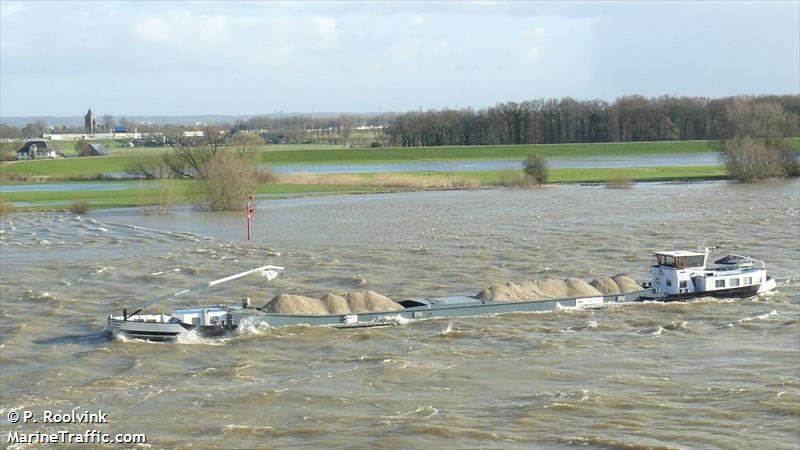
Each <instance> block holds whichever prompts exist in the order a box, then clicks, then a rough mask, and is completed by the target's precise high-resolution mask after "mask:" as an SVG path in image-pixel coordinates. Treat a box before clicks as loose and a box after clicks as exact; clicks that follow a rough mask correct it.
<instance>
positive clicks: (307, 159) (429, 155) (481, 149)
mask: <svg viewBox="0 0 800 450" xmlns="http://www.w3.org/2000/svg"><path fill="white" fill-rule="evenodd" d="M714 151H717V142H716V141H680V142H634V143H600V144H542V145H485V146H469V147H404V148H401V147H386V148H350V149H335V150H334V149H331V150H297V151H293V152H280V153H277V152H269V151H266V152H263V153H261V162H262V163H264V164H303V163H317V164H369V163H387V162H404V161H406V162H407V161H455V160H465V159H471V160H481V159H483V160H488V159H509V160H522V159H525V158H526V157H527V156H528V155H530V154H532V153H537V154H540V155H543V156H546V157H575V156H596V155H653V154H681V153H684V154H685V153H708V152H714Z"/></svg>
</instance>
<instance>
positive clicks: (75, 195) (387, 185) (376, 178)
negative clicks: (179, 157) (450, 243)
mask: <svg viewBox="0 0 800 450" xmlns="http://www.w3.org/2000/svg"><path fill="white" fill-rule="evenodd" d="M521 174H522V172H521V171H519V170H517V171H514V170H510V171H509V170H506V171H487V172H449V173H441V172H406V173H394V174H384V173H366V174H333V175H309V174H296V175H295V174H286V175H283V176H282V179H280V180H279V182H278V183H275V184H265V185H263V186H262V187H261V188H260V189H259V190H258V192H257V193H258V194H266V195H278V196H281V195H287V196H288V195H309V194H316V193H320V194H321V193H345V192H346V193H377V192H395V191H409V190H436V189H476V188H480V187H487V186H515V185H517V184H518V183H519V181H521V180H524V177H522V175H521ZM726 177H727V172H726V171H725V168H724V167H721V166H717V167H714V166H698V167H659V168H624V169H553V170H551V171H550V181H551V182H553V183H602V182H606V181H610V180H631V181H666V180H668V181H674V180H709V179H724V178H726ZM128 183H129V184H130V188H129V189H122V190H113V191H50V192H41V191H38V192H4V193H0V199H2V200H3V201H6V202H11V203H14V204H17V205H19V206H21V207H22V208H23V209H53V208H55V209H59V208H66V207H67V205H68V204H69V203H71V202H76V201H86V202H89V204H90V205H91V207H92V208H107V207H135V206H142V205H151V204H155V203H157V192H156V189H154V188H152V184H151V183H147V182H136V181H131V182H128ZM179 183H180V185H181V189H180V191H181V194H180V196H179V199H178V203H190V202H191V192H193V189H192V185H193V183H195V182H194V181H188V180H183V181H180V182H179Z"/></svg>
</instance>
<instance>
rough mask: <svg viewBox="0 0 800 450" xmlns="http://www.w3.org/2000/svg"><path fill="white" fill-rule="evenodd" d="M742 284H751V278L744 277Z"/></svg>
mask: <svg viewBox="0 0 800 450" xmlns="http://www.w3.org/2000/svg"><path fill="white" fill-rule="evenodd" d="M744 284H753V277H744Z"/></svg>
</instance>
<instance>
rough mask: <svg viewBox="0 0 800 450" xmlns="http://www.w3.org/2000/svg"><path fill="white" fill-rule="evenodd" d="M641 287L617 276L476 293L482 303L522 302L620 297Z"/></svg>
mask: <svg viewBox="0 0 800 450" xmlns="http://www.w3.org/2000/svg"><path fill="white" fill-rule="evenodd" d="M640 290H642V287H640V286H639V285H638V284H636V282H635V281H633V279H631V278H629V277H626V276H625V275H622V274H619V275H617V276H615V277H612V278H602V279H600V280H592V282H591V283H587V282H585V281H583V280H581V279H578V278H567V279H566V280H556V279H553V278H548V279H545V280H541V281H528V282H525V283H520V284H517V283H505V284H493V285H491V286H489V287H488V288H486V289H484V290H482V291H481V292H479V293H478V297H479V298H481V299H483V300H499V301H509V302H514V301H525V300H548V299H554V298H573V297H595V296H601V295H605V294H621V293H628V292H634V291H640Z"/></svg>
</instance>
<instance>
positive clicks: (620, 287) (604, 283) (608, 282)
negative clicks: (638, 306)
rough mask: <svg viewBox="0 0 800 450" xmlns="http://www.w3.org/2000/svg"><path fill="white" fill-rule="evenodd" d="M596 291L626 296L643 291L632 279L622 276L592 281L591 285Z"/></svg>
mask: <svg viewBox="0 0 800 450" xmlns="http://www.w3.org/2000/svg"><path fill="white" fill-rule="evenodd" d="M589 284H591V285H592V286H594V287H595V288H596V289H597V290H598V291H600V292H602V293H603V294H604V295H607V294H627V293H629V292H636V291H641V290H642V289H644V288H643V287H641V286H639V284H638V283H636V281H634V280H633V278H631V277H628V276H625V275H623V274H619V275H615V276H613V277H611V278H599V279H594V280H592V282H591V283H589Z"/></svg>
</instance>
